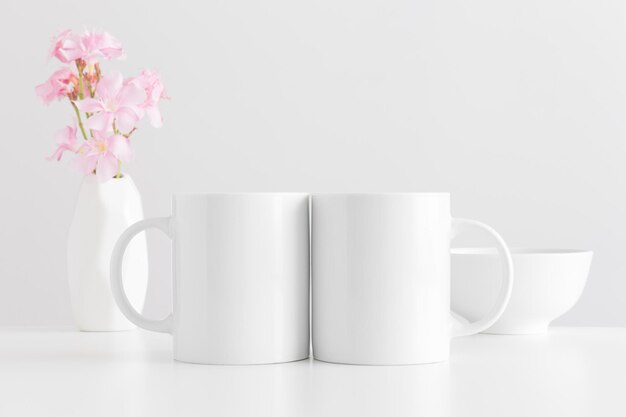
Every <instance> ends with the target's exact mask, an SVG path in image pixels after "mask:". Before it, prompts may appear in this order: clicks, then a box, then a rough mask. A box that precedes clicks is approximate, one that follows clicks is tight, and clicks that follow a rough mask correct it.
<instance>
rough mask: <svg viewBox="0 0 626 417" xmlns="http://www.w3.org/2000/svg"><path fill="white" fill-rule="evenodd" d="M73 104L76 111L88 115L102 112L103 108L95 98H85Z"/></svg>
mask: <svg viewBox="0 0 626 417" xmlns="http://www.w3.org/2000/svg"><path fill="white" fill-rule="evenodd" d="M74 104H76V107H78V110H80V111H84V112H88V113H95V112H99V111H103V110H104V106H103V105H102V102H101V101H100V100H96V99H95V98H91V97H87V98H86V99H83V100H77V101H75V102H74Z"/></svg>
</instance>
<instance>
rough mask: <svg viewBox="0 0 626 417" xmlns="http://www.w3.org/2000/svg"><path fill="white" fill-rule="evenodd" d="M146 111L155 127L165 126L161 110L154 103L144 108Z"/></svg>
mask: <svg viewBox="0 0 626 417" xmlns="http://www.w3.org/2000/svg"><path fill="white" fill-rule="evenodd" d="M144 110H145V112H146V116H148V120H149V121H150V124H151V125H152V126H153V127H162V126H163V117H162V116H161V112H160V111H159V108H158V107H157V106H156V105H154V106H150V107H147V108H145V109H144Z"/></svg>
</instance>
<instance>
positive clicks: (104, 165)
mask: <svg viewBox="0 0 626 417" xmlns="http://www.w3.org/2000/svg"><path fill="white" fill-rule="evenodd" d="M117 170H118V162H117V158H115V156H113V154H111V153H108V152H107V153H106V154H104V155H101V156H100V157H99V158H98V166H97V167H96V176H97V177H98V181H100V182H105V181H108V180H110V179H111V178H113V177H114V176H115V174H117Z"/></svg>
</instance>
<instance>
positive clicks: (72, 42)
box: [50, 30, 124, 64]
mask: <svg viewBox="0 0 626 417" xmlns="http://www.w3.org/2000/svg"><path fill="white" fill-rule="evenodd" d="M50 56H51V57H56V58H57V59H58V60H59V61H61V62H64V63H66V64H67V63H69V62H72V61H75V60H77V59H83V60H85V61H86V62H87V64H93V63H95V61H96V60H97V59H99V58H103V59H117V58H123V57H124V50H123V49H122V44H121V43H120V41H118V40H117V39H115V38H114V37H113V36H111V34H109V33H107V32H89V31H85V33H83V34H82V35H76V34H74V33H72V31H71V30H64V31H63V32H61V33H59V34H58V35H57V37H56V38H54V40H53V41H52V49H51V50H50Z"/></svg>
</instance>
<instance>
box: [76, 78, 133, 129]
mask: <svg viewBox="0 0 626 417" xmlns="http://www.w3.org/2000/svg"><path fill="white" fill-rule="evenodd" d="M144 98H145V93H144V92H143V91H142V90H141V89H140V88H139V87H137V86H135V85H133V84H126V85H124V78H123V77H122V75H121V74H120V73H111V74H109V75H107V76H105V77H103V78H102V79H101V80H100V82H99V83H98V87H97V88H96V98H90V97H89V98H86V99H84V100H81V101H76V106H77V107H78V108H79V109H80V110H81V111H84V112H88V113H95V114H93V115H92V116H91V117H90V118H89V119H87V122H86V126H87V127H88V128H90V129H93V130H112V127H113V122H115V124H116V127H117V129H119V130H120V131H121V132H123V133H128V132H130V131H131V130H132V129H133V127H134V126H135V124H136V123H137V122H138V121H139V119H141V117H142V116H143V110H142V109H141V107H140V105H141V103H143V102H144Z"/></svg>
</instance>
